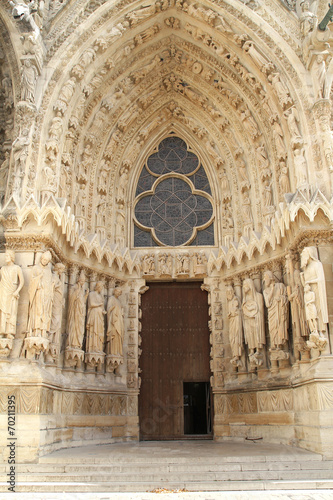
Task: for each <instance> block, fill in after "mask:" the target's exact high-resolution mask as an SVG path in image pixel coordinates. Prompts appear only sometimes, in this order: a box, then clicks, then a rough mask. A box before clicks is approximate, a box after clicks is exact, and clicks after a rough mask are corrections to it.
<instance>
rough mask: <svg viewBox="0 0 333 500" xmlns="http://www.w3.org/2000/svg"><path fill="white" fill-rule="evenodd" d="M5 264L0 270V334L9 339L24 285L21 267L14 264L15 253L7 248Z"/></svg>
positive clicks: (12, 332) (11, 336) (13, 328)
mask: <svg viewBox="0 0 333 500" xmlns="http://www.w3.org/2000/svg"><path fill="white" fill-rule="evenodd" d="M5 261H6V265H5V266H3V267H2V268H1V270H0V336H1V337H6V338H9V339H12V338H14V336H15V333H16V318H17V305H18V299H19V293H20V291H21V289H22V287H23V285H24V278H23V273H22V269H21V268H20V266H18V265H16V264H15V263H14V262H15V253H14V251H13V250H7V251H6V253H5Z"/></svg>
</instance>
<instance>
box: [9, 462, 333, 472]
mask: <svg viewBox="0 0 333 500" xmlns="http://www.w3.org/2000/svg"><path fill="white" fill-rule="evenodd" d="M15 467H16V472H17V473H19V474H24V473H29V472H30V473H37V472H38V473H47V472H51V473H71V472H72V473H73V472H75V473H80V472H81V473H84V474H87V473H88V474H89V473H92V474H95V473H96V472H105V473H110V474H111V473H112V474H114V473H124V472H125V473H126V472H128V470H129V468H130V470H131V473H133V474H136V473H141V472H147V470H149V472H150V473H152V472H154V473H155V472H168V473H169V472H228V471H253V470H258V471H275V470H311V471H313V470H333V461H328V460H327V461H325V460H322V461H314V462H309V461H307V462H280V461H278V462H277V461H270V462H254V463H249V462H246V463H222V464H221V463H218V462H216V461H215V462H212V463H203V464H200V465H199V464H191V463H190V464H183V463H182V464H169V463H166V464H162V463H160V464H156V463H149V462H148V463H145V464H141V463H139V464H137V463H135V462H134V463H133V462H128V463H127V464H121V465H119V464H108V465H102V466H101V465H97V464H92V465H88V464H79V463H77V464H71V465H59V464H46V463H45V464H16V466H15ZM0 471H1V472H3V473H5V472H9V465H7V466H6V465H4V466H3V467H2V468H1V469H0Z"/></svg>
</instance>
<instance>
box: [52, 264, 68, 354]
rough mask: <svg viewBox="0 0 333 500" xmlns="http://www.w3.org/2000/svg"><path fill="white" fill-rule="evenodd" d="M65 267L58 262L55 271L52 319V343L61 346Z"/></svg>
mask: <svg viewBox="0 0 333 500" xmlns="http://www.w3.org/2000/svg"><path fill="white" fill-rule="evenodd" d="M65 269H66V268H65V266H64V264H62V263H61V262H58V263H57V264H56V265H55V266H54V269H53V286H54V293H53V306H52V318H51V327H50V334H51V338H50V340H51V342H52V343H53V344H57V345H59V343H60V335H61V323H62V309H63V306H64V298H63V297H64V282H63V279H62V275H63V273H64V271H65Z"/></svg>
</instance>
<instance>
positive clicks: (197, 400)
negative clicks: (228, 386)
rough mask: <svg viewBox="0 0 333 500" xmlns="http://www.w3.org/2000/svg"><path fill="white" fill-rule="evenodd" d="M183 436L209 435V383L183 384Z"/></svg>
mask: <svg viewBox="0 0 333 500" xmlns="http://www.w3.org/2000/svg"><path fill="white" fill-rule="evenodd" d="M183 400H184V434H187V435H188V434H190V435H195V434H200V435H204V434H210V433H211V407H210V387H209V382H184V383H183Z"/></svg>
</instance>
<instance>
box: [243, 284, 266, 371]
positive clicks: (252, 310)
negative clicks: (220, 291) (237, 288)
mask: <svg viewBox="0 0 333 500" xmlns="http://www.w3.org/2000/svg"><path fill="white" fill-rule="evenodd" d="M242 312H243V325H244V337H245V342H246V343H247V345H248V347H249V357H250V360H251V361H254V362H255V363H256V364H258V365H259V366H260V365H261V364H262V359H261V357H260V353H259V352H258V349H261V348H263V346H264V345H265V343H266V339H265V322H264V299H263V296H262V294H261V293H259V292H257V290H256V288H255V286H254V282H253V280H252V279H251V278H246V279H245V280H244V282H243V303H242Z"/></svg>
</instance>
